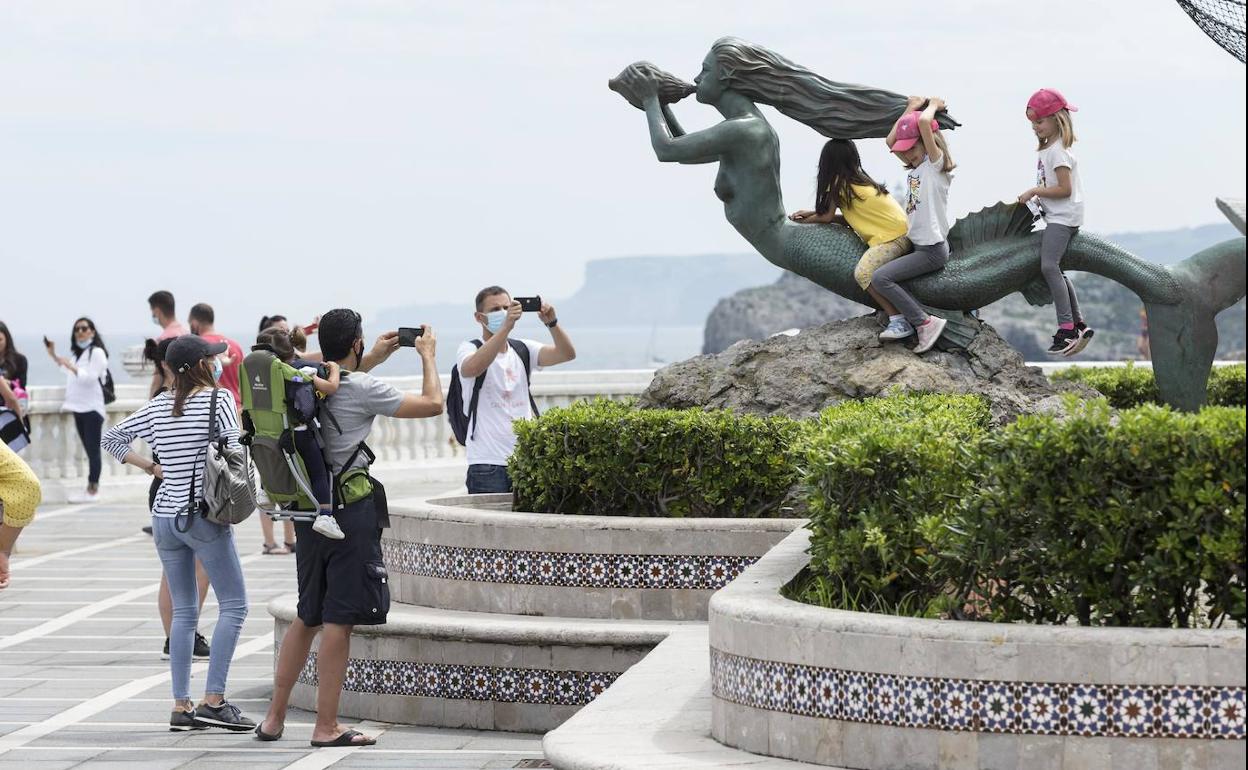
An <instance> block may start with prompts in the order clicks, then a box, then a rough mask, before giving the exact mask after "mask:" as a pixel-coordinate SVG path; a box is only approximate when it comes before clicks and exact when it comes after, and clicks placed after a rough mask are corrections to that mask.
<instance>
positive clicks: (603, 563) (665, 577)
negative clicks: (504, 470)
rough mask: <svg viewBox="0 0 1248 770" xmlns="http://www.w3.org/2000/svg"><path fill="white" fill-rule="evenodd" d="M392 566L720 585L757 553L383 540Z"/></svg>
mask: <svg viewBox="0 0 1248 770" xmlns="http://www.w3.org/2000/svg"><path fill="white" fill-rule="evenodd" d="M381 549H382V553H383V554H384V556H385V560H386V567H387V568H388V569H390V570H391V571H393V572H401V573H403V574H406V575H418V576H421V577H435V578H442V579H444V580H471V581H475V582H480V583H508V584H512V585H530V586H560V587H565V588H666V589H676V588H696V589H704V590H711V591H718V590H719V589H721V588H723V587H724V586H726V585H728V583H729V582H731V581H732V579H733V578H735V577H736V576H737V575H740V574H741V573H742V572H744V571H745V568H746V567H749V566H750V565H751V564H753V563H754V562H756V561H758V557H757V556H683V555H671V554H608V553H544V552H541V551H505V550H496V549H489V548H460V547H456V546H447V545H430V544H427V543H412V542H407V541H403V540H394V539H392V538H386V539H383V540H382V541H381Z"/></svg>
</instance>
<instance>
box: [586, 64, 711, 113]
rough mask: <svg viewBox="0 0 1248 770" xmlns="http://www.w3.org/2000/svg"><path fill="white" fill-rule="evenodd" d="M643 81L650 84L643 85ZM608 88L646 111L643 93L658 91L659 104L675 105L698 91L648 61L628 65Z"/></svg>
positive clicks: (608, 82) (610, 82)
mask: <svg viewBox="0 0 1248 770" xmlns="http://www.w3.org/2000/svg"><path fill="white" fill-rule="evenodd" d="M642 81H649V82H647V83H645V84H644V85H643V83H642ZM607 87H608V88H610V89H611V90H612V91H615V92H616V93H617V94H619V95H620V96H623V97H624V100H625V101H627V102H628V103H629V104H631V105H633V106H634V107H636V108H637V109H639V110H642V109H645V106H644V105H643V104H642V98H643V92H650V91H657V92H658V94H659V103H661V104H673V103H675V102H678V101H680V100H681V99H684V98H685V97H686V96H688V95H690V94H692V93H693V92H694V91H695V90H697V89H696V88H695V87H694V85H693V84H692V83H686V82H685V81H683V80H681V79H680V78H678V77H676V76H675V75H672V74H671V73H669V72H666V71H664V70H662V69H659V68H658V67H656V66H655V65H653V64H651V63H650V62H648V61H639V62H635V63H633V64H630V65H628V66H627V67H625V68H624V70H623V71H622V72H620V74H618V75H616V76H615V77H613V78H611V79H610V80H608V81H607Z"/></svg>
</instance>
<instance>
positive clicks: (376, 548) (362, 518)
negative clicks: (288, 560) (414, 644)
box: [295, 497, 390, 627]
mask: <svg viewBox="0 0 1248 770" xmlns="http://www.w3.org/2000/svg"><path fill="white" fill-rule="evenodd" d="M334 518H336V519H337V520H338V526H339V527H341V528H342V531H343V534H345V535H346V538H345V539H343V540H331V539H329V538H327V537H325V536H324V535H322V534H320V533H317V532H313V531H312V524H311V523H309V522H295V530H296V532H297V533H298V538H297V539H296V540H295V571H296V573H297V576H298V581H299V607H298V615H299V619H300V620H302V621H303V624H304V625H305V626H310V627H315V626H319V625H321V624H322V623H337V624H340V625H345V626H373V625H378V624H381V623H385V622H386V613H387V612H389V611H390V585H389V577H388V575H387V574H386V565H385V562H384V561H383V560H382V557H381V527H380V525H379V524H380V523H379V522H378V520H377V510H376V507H375V506H374V505H373V498H371V497H368V498H365V499H363V500H360V501H359V502H357V503H352V504H350V505H348V506H346V507H344V508H339V509H336V510H335V511H334Z"/></svg>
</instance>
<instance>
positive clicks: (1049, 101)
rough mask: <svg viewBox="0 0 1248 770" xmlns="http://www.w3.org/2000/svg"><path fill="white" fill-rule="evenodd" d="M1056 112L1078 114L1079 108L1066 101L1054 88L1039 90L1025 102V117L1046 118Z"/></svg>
mask: <svg viewBox="0 0 1248 770" xmlns="http://www.w3.org/2000/svg"><path fill="white" fill-rule="evenodd" d="M1058 110H1070V111H1071V112H1078V111H1079V108H1078V107H1076V106H1075V105H1073V104H1071V103H1070V102H1067V101H1066V97H1065V96H1062V93H1061V92H1060V91H1058V90H1057V89H1056V88H1041V89H1040V90H1039V91H1036V92H1035V93H1034V94H1032V95H1031V98H1030V99H1028V100H1027V117H1029V118H1047V117H1048V116H1050V115H1052V114H1053V113H1055V112H1057V111H1058Z"/></svg>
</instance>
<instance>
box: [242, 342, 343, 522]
mask: <svg viewBox="0 0 1248 770" xmlns="http://www.w3.org/2000/svg"><path fill="white" fill-rule="evenodd" d="M239 374H240V376H239V387H240V389H241V390H242V395H243V436H242V438H241V439H240V441H241V442H242V443H243V444H245V445H247V446H249V447H251V458H252V462H253V463H254V464H255V467H256V471H257V472H258V473H259V474H260V486H261V487H262V488H263V489H264V491H265V493H266V494H267V495H268V497H269V500H271V501H272V502H273V504H274V505H275V506H276V507H277V508H279V509H281V510H282V511H287V512H298V513H299V514H306V515H293V516H277V517H275V518H287V517H288V518H295V519H307V520H312V519H313V518H315V516H316V511H317V507H318V506H317V504H316V495H315V493H313V491H312V484H311V483H310V482H309V481H308V470H307V468H306V467H305V466H304V461H303V458H302V457H301V456H300V455H299V452H298V451H297V450H296V449H295V439H294V429H295V428H297V427H300V426H305V429H306V430H309V431H312V435H313V437H314V438H315V439H316V442H317V445H318V447H323V446H324V444H323V443H322V442H321V440H320V434H319V429H320V423H319V420H318V415H319V413H320V409H319V401H320V399H318V398H317V396H316V390H315V388H313V386H312V380H311V378H310V377H308V376H307V375H305V374H304V373H303V372H300V371H299V370H298V369H296V368H295V367H293V366H291V365H290V364H288V363H285V362H284V361H282V360H281V359H279V358H278V357H277V356H276V355H274V354H273V351H271V350H268V349H266V348H265V347H264V346H261V345H257V346H256V347H255V348H253V349H252V352H251V354H249V355H248V356H247V357H246V358H244V359H243V363H242V367H241V370H240V372H239ZM322 458H323V454H322ZM322 461H323V460H322Z"/></svg>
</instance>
